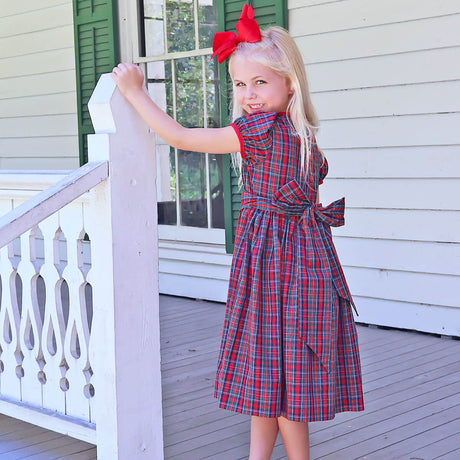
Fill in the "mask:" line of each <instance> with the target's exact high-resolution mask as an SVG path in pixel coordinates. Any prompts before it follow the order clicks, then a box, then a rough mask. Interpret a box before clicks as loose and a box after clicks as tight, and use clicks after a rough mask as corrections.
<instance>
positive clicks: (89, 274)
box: [82, 203, 99, 423]
mask: <svg viewBox="0 0 460 460" xmlns="http://www.w3.org/2000/svg"><path fill="white" fill-rule="evenodd" d="M90 206H91V204H88V203H84V205H83V207H82V212H83V227H84V228H85V231H87V233H88V230H87V219H88V215H89V213H88V210H89V207H90ZM90 227H91V225H90ZM88 236H89V241H85V242H84V243H83V244H84V245H86V249H87V250H89V254H88V255H87V257H86V259H87V260H85V259H84V260H83V262H84V263H89V267H86V266H85V268H84V271H85V272H86V275H85V278H86V282H87V283H88V284H90V285H91V297H92V287H93V286H94V283H98V282H99V280H96V278H95V276H94V275H93V274H94V272H93V270H92V246H91V245H92V242H91V234H90V233H88ZM88 268H89V269H88ZM85 299H86V295H85ZM91 301H92V302H93V308H94V299H93V298H91ZM87 308H88V306H87ZM91 320H92V318H91ZM91 322H92V321H91ZM88 326H89V325H88ZM95 344H96V340H95V339H94V334H93V328H92V327H91V331H90V337H89V342H88V358H89V361H90V369H88V371H86V378H87V380H88V383H87V384H86V386H85V391H84V393H85V397H86V398H87V399H88V402H89V405H90V417H91V420H90V421H91V422H93V423H97V420H96V415H97V414H96V411H95V410H94V401H95V398H96V396H95V388H94V381H93V374H92V372H93V369H92V358H91V357H92V356H93V353H94V350H93V349H94V346H95Z"/></svg>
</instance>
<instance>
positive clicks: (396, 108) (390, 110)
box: [312, 21, 460, 120]
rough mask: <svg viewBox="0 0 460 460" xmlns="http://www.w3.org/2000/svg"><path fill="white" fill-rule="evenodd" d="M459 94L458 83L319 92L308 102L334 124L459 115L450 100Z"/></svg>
mask: <svg viewBox="0 0 460 460" xmlns="http://www.w3.org/2000/svg"><path fill="white" fill-rule="evenodd" d="M459 26H460V21H459ZM459 93H460V81H451V82H442V83H441V82H435V83H421V84H417V85H410V86H403V85H400V86H385V87H378V88H363V89H352V90H347V91H335V92H326V93H324V92H321V93H315V94H313V95H312V98H313V103H314V105H315V107H317V108H318V115H319V117H320V118H321V120H335V119H350V118H363V117H376V116H395V115H419V114H420V115H421V114H426V113H450V112H459V111H460V101H458V100H457V98H452V94H459ZM421 94H423V97H420V95H421Z"/></svg>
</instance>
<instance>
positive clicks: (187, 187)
mask: <svg viewBox="0 0 460 460" xmlns="http://www.w3.org/2000/svg"><path fill="white" fill-rule="evenodd" d="M178 155H179V171H180V172H179V174H180V176H179V188H180V209H181V217H182V219H181V225H186V226H189V227H207V226H208V224H207V222H208V215H207V214H208V211H207V204H206V156H205V155H204V154H202V153H198V152H186V151H183V150H179V152H178Z"/></svg>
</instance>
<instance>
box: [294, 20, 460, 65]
mask: <svg viewBox="0 0 460 460" xmlns="http://www.w3.org/2000/svg"><path fill="white" fill-rule="evenodd" d="M291 15H295V12H292V13H291ZM459 22H460V15H458V14H454V15H450V16H440V17H437V18H428V19H420V20H416V21H410V22H396V23H392V24H385V25H377V26H374V27H363V28H359V29H353V30H350V29H347V30H342V31H336V32H325V33H320V34H314V35H310V34H309V30H308V29H306V28H305V27H299V28H296V27H295V24H291V29H290V30H291V31H292V32H291V33H292V34H293V36H295V37H296V40H297V43H298V44H299V46H300V47H301V49H302V50H303V56H304V58H305V60H306V62H310V63H314V62H315V63H318V62H329V61H342V60H345V59H360V58H363V57H369V56H380V55H384V54H395V53H407V52H411V51H421V50H430V49H439V48H446V47H451V46H458V45H459V44H460V40H459V36H458V34H457V33H456V32H457V30H458V26H459Z"/></svg>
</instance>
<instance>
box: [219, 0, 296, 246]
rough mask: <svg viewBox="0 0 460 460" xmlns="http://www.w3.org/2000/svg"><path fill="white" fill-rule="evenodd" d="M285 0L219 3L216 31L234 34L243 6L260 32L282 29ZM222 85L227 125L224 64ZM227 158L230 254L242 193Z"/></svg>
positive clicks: (227, 242)
mask: <svg viewBox="0 0 460 460" xmlns="http://www.w3.org/2000/svg"><path fill="white" fill-rule="evenodd" d="M286 1H287V0H254V1H252V2H251V1H249V2H248V1H244V0H218V3H217V17H218V28H219V31H224V30H231V31H235V24H236V23H237V22H238V19H239V18H240V14H241V9H242V8H243V5H244V4H245V3H248V4H250V5H252V7H253V8H254V13H255V19H256V20H257V22H258V23H259V25H260V27H261V29H264V28H267V27H269V26H274V25H277V26H281V27H284V28H285V29H287V28H288V24H287V5H286ZM220 85H221V91H220V94H221V101H220V106H221V120H222V125H228V124H229V123H230V117H231V114H230V111H229V106H230V101H231V85H230V81H229V79H228V73H227V62H225V63H223V64H221V65H220ZM231 163H232V161H231V158H230V155H225V158H224V161H223V170H224V174H223V186H224V209H225V246H226V249H227V252H228V253H232V252H233V242H234V240H235V229H236V222H237V220H238V214H239V211H240V204H241V193H240V191H239V190H238V177H237V175H236V174H235V171H234V170H233V168H232V164H231Z"/></svg>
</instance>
